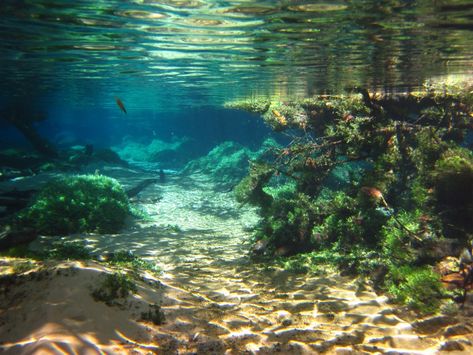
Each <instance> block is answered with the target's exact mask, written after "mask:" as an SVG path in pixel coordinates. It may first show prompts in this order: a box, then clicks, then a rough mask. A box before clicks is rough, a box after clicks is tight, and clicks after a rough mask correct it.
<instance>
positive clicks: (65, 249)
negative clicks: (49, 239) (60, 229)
mask: <svg viewBox="0 0 473 355" xmlns="http://www.w3.org/2000/svg"><path fill="white" fill-rule="evenodd" d="M44 257H45V258H47V259H57V260H88V259H91V258H92V255H91V254H90V251H89V249H87V248H86V246H85V244H84V243H83V242H81V241H71V242H67V241H56V242H54V243H53V245H52V246H51V248H50V249H49V250H48V251H47V252H46V254H45V255H44Z"/></svg>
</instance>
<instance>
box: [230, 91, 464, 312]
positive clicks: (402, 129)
mask: <svg viewBox="0 0 473 355" xmlns="http://www.w3.org/2000/svg"><path fill="white" fill-rule="evenodd" d="M456 89H457V87H455V90H456ZM455 90H452V91H447V92H443V93H442V92H440V91H439V90H434V89H431V90H427V91H426V92H424V93H412V94H406V95H385V94H376V93H369V92H368V91H366V90H357V93H353V94H348V95H344V96H343V95H342V96H338V97H335V96H320V97H314V98H309V99H304V100H301V99H296V100H293V101H289V102H276V101H275V102H271V103H270V104H269V105H267V109H266V111H264V112H260V114H262V118H263V120H264V121H265V122H266V123H267V124H268V125H269V126H270V127H271V128H272V129H273V130H275V131H284V133H285V134H286V135H289V136H291V137H292V140H291V143H290V144H289V145H287V146H286V147H281V148H279V149H271V150H269V151H268V152H267V154H263V155H262V156H261V157H260V158H259V159H258V160H257V161H255V162H253V163H252V164H251V165H250V170H249V174H248V176H247V177H245V178H244V179H243V180H242V181H241V183H240V184H239V185H238V188H237V189H236V192H237V200H238V201H240V202H248V203H251V204H253V205H255V206H258V207H260V215H261V217H262V220H261V222H260V224H259V226H258V228H257V230H256V232H255V234H254V239H255V241H256V243H257V244H255V246H256V245H257V246H258V248H256V247H255V249H254V250H255V251H257V253H258V254H259V255H266V256H286V257H287V256H290V258H289V259H286V260H285V261H283V262H282V263H283V265H284V266H285V267H286V268H287V269H288V270H292V271H297V272H308V271H313V272H315V271H316V270H317V269H319V268H320V265H322V264H330V265H334V266H337V267H338V268H339V269H340V270H343V272H344V273H352V274H359V275H360V274H362V275H367V276H369V277H371V278H372V279H373V281H374V282H375V285H376V286H377V287H378V288H380V289H384V290H385V291H386V292H388V294H390V295H391V296H392V297H393V299H395V300H396V301H398V302H401V303H405V304H407V305H408V306H409V307H411V308H413V309H415V310H417V311H419V312H421V313H431V312H435V311H436V310H437V309H438V308H439V306H440V305H441V299H442V298H443V297H445V293H444V292H442V290H441V288H440V286H439V285H440V283H439V278H440V276H439V275H438V274H436V273H435V272H434V271H432V268H431V266H432V265H433V264H434V263H435V262H437V261H439V260H440V259H441V258H442V257H445V256H447V255H448V254H447V253H448V252H450V253H452V252H453V251H450V250H448V251H447V250H443V251H439V250H440V249H442V248H441V247H440V246H441V245H442V243H444V242H445V241H446V239H445V238H446V237H447V238H451V239H452V240H455V241H456V242H457V243H458V244H462V243H466V241H467V239H468V236H469V235H471V233H472V232H473V228H472V226H471V223H468V222H467V218H466V216H467V215H471V210H472V208H471V206H472V203H473V194H472V193H471V191H470V190H471V188H470V185H471V184H470V183H471V181H473V179H472V178H471V176H470V175H471V172H472V171H473V170H472V168H471V167H472V166H473V165H472V153H471V151H470V150H469V149H465V148H460V147H459V145H460V144H461V143H462V142H463V140H464V137H466V133H467V132H469V131H471V129H473V125H471V117H470V116H469V115H471V112H472V111H473V104H472V101H471V94H469V93H468V88H466V91H465V90H464V91H463V92H462V93H460V92H459V91H455ZM239 106H240V107H241V108H245V109H249V110H250V111H251V110H253V111H252V112H257V111H254V110H256V107H263V105H262V104H261V105H256V104H255V103H252V104H251V105H245V104H243V103H240V104H239ZM265 107H266V106H265ZM258 110H259V109H258ZM353 164H355V165H353ZM353 166H356V167H358V169H355V170H353ZM262 167H264V169H262ZM262 171H263V172H265V173H264V174H263V173H261V172H262ZM279 176H284V181H283V182H281V183H280V185H277V183H276V186H275V185H274V182H275V181H277V179H276V178H279ZM337 176H345V178H344V179H341V180H342V181H343V182H344V183H339V184H334V183H333V181H334V178H336V177H337ZM335 180H336V179H335ZM270 182H271V184H273V185H272V186H270ZM287 184H289V185H288V186H291V189H289V190H288V189H287V188H285V187H284V186H285V185H287ZM278 188H279V189H281V191H283V193H278V192H277V191H278ZM267 192H272V193H271V194H270V195H268V193H267ZM448 209H450V210H451V211H454V212H452V213H448ZM459 216H460V217H459ZM463 217H464V218H463ZM452 225H453V227H452ZM261 242H264V243H262V244H261ZM258 243H260V244H258ZM436 245H438V246H439V247H434V248H433V249H437V252H434V253H432V252H430V251H429V250H428V249H429V248H431V247H432V246H436ZM261 246H264V248H263V250H262V248H261ZM455 256H456V255H455ZM399 270H401V272H400V273H399ZM394 285H397V288H396V287H394ZM421 289H422V290H421ZM430 298H432V300H431V299H430Z"/></svg>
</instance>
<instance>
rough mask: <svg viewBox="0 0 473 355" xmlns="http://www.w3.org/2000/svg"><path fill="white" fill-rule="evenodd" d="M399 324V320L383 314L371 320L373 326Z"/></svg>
mask: <svg viewBox="0 0 473 355" xmlns="http://www.w3.org/2000/svg"><path fill="white" fill-rule="evenodd" d="M399 322H400V320H399V319H397V318H395V317H387V316H385V315H384V314H382V315H379V316H375V317H374V318H373V323H374V324H386V325H396V324H398V323H399Z"/></svg>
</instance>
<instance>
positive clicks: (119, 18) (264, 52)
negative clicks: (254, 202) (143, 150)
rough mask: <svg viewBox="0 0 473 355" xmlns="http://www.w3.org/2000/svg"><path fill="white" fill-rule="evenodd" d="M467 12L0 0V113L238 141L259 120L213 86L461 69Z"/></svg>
mask: <svg viewBox="0 0 473 355" xmlns="http://www.w3.org/2000/svg"><path fill="white" fill-rule="evenodd" d="M472 18H473V4H472V2H471V1H464V0H460V1H427V0H419V1H412V0H397V1H396V0H392V1H381V2H380V1H372V0H351V1H348V0H346V1H342V0H339V1H289V0H281V1H265V0H255V1H249V0H239V1H222V0H216V1H210V0H164V1H152V0H133V1H121V0H120V1H119V0H107V1H89V0H79V1H62V0H61V1H59V0H3V1H1V3H0V75H1V77H2V81H1V83H0V113H1V115H3V116H5V115H6V114H8V112H10V111H11V108H12V107H14V108H15V109H16V110H20V111H23V113H22V114H24V115H32V114H38V113H41V114H43V115H45V116H47V117H48V120H47V121H44V122H43V123H41V124H40V129H41V130H42V131H44V132H45V133H46V134H48V135H49V137H54V136H55V134H56V133H57V131H61V130H73V131H74V132H75V135H77V136H78V140H79V141H81V140H84V139H88V140H89V141H90V140H92V141H96V142H97V143H101V144H113V143H115V142H116V141H117V140H118V139H119V137H122V136H123V135H124V134H125V133H126V134H132V135H133V134H136V135H139V136H143V135H145V136H146V135H150V134H151V133H152V132H153V131H155V132H156V134H158V135H159V136H161V137H162V138H166V137H169V136H170V135H172V134H178V135H180V134H183V135H189V134H193V135H194V136H195V137H200V138H201V140H202V142H208V141H215V140H223V139H230V138H235V137H236V138H238V139H239V140H241V141H245V140H249V138H252V136H254V135H256V136H262V135H265V134H266V133H267V132H266V131H264V130H263V127H261V126H260V125H259V124H258V123H254V122H249V123H248V120H250V121H251V120H252V118H251V117H248V116H246V115H243V114H235V113H225V112H222V111H219V107H221V105H222V104H223V103H224V102H225V101H227V100H233V99H237V98H242V97H248V96H255V95H263V96H278V97H282V98H285V97H289V96H292V95H299V96H307V95H311V94H314V93H319V92H327V91H328V92H339V91H341V90H343V89H345V88H347V87H353V86H363V87H370V88H380V89H383V90H401V91H403V90H406V89H414V88H417V87H419V86H421V85H422V83H423V82H424V81H425V80H426V79H429V78H431V77H436V76H439V75H445V74H471V72H472V64H473V60H472V58H473V41H472V38H473V32H472V28H473V20H472ZM115 96H118V97H120V98H121V99H122V101H123V102H124V104H125V106H126V109H127V111H128V115H124V114H123V113H122V112H121V111H120V110H119V109H118V107H117V106H116V103H115V100H114V97H115ZM9 110H10V111H9ZM236 122H239V123H238V124H237V123H236ZM240 123H241V124H240ZM0 124H1V126H0V127H1V129H2V132H3V133H4V135H5V133H7V135H6V136H7V138H5V139H8V138H12V139H15V137H16V136H15V132H14V131H12V130H11V129H10V128H9V126H8V125H7V124H5V123H4V122H2V123H0ZM237 126H238V127H237ZM224 131H225V132H224ZM238 139H237V140H238Z"/></svg>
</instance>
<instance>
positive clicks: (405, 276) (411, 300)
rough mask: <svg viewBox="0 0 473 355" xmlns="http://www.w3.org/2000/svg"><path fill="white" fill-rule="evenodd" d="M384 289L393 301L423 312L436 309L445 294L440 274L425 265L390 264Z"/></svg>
mask: <svg viewBox="0 0 473 355" xmlns="http://www.w3.org/2000/svg"><path fill="white" fill-rule="evenodd" d="M386 289H387V291H388V292H389V294H390V295H392V296H393V297H394V300H395V301H397V302H401V303H404V304H406V305H407V306H409V307H410V308H412V309H414V310H417V311H419V312H421V313H425V314H427V313H434V312H435V311H437V310H438V308H439V306H440V304H441V302H440V300H441V298H442V297H443V296H444V295H445V290H444V289H443V287H442V284H441V282H440V276H439V275H438V274H437V273H436V272H434V271H433V270H432V269H431V268H430V267H427V266H425V267H412V266H391V267H390V268H389V274H388V278H387V280H386Z"/></svg>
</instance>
